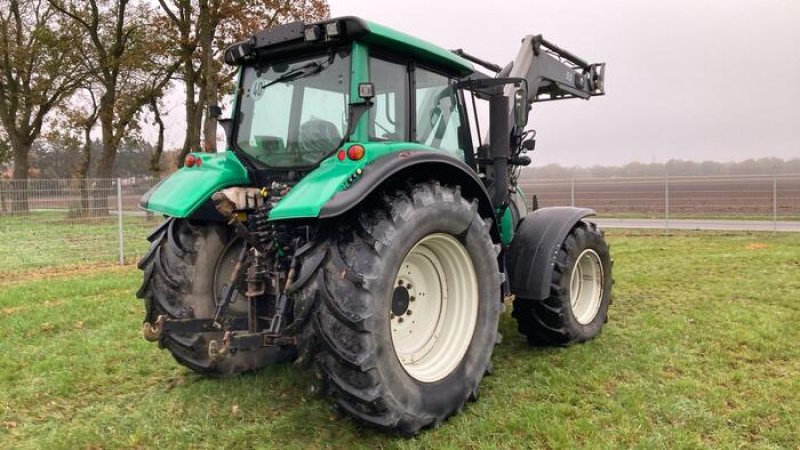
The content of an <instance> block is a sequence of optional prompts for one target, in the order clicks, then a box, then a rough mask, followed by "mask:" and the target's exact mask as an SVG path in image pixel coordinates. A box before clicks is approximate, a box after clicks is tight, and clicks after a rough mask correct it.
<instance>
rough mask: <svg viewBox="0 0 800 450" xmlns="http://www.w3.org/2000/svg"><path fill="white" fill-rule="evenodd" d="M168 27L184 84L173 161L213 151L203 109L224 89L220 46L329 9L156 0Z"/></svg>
mask: <svg viewBox="0 0 800 450" xmlns="http://www.w3.org/2000/svg"><path fill="white" fill-rule="evenodd" d="M159 3H160V5H161V8H162V10H163V11H164V14H165V15H166V17H167V18H168V20H169V22H170V23H171V25H172V27H173V30H174V31H173V32H172V33H171V37H172V45H173V47H175V48H176V49H177V52H178V53H179V54H180V58H181V71H180V78H181V81H183V83H184V87H185V104H186V135H185V137H184V143H183V148H182V149H181V153H180V155H179V158H178V162H179V164H180V163H181V162H182V161H183V159H184V157H185V156H186V154H187V153H188V152H189V151H191V150H198V149H200V147H201V145H200V143H201V139H200V137H201V132H202V136H203V139H202V149H203V150H205V151H208V152H216V151H217V121H216V119H215V118H213V117H210V116H209V115H208V107H209V106H217V105H218V102H219V100H220V91H222V90H225V89H228V88H229V87H230V85H231V82H232V80H233V78H234V76H235V71H233V70H230V69H226V68H225V67H224V66H223V64H222V51H223V50H224V48H225V46H227V45H228V44H231V43H232V42H234V41H237V40H241V39H244V38H246V37H248V36H249V35H251V34H252V33H254V32H256V31H258V30H261V29H264V28H269V27H272V26H275V25H280V24H283V23H288V22H292V21H296V20H307V21H316V20H323V19H325V18H327V17H328V16H329V15H330V11H329V8H328V3H327V1H325V0H228V1H223V0H159ZM201 124H202V126H201Z"/></svg>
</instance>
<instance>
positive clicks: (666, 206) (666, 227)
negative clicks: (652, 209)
mask: <svg viewBox="0 0 800 450" xmlns="http://www.w3.org/2000/svg"><path fill="white" fill-rule="evenodd" d="M664 234H666V235H667V236H669V175H666V174H665V175H664Z"/></svg>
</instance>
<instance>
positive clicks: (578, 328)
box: [512, 221, 613, 346]
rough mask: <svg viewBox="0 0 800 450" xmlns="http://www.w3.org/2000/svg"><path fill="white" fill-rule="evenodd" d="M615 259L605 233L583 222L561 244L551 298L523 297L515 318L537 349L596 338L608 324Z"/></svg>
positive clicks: (529, 341)
mask: <svg viewBox="0 0 800 450" xmlns="http://www.w3.org/2000/svg"><path fill="white" fill-rule="evenodd" d="M611 267H612V263H611V255H610V253H609V250H608V244H607V243H606V241H605V238H604V237H603V234H602V232H601V231H600V229H599V228H598V227H597V225H595V224H594V223H592V222H585V221H581V222H578V224H576V225H575V227H574V228H573V229H572V230H571V231H570V233H569V235H567V238H566V239H565V240H564V242H563V243H562V245H561V248H560V249H559V252H558V257H557V261H556V264H555V266H554V267H553V278H552V280H551V284H550V295H549V297H548V298H547V299H545V300H533V299H526V298H520V297H517V298H515V299H514V311H513V313H512V315H513V316H514V318H516V319H517V329H518V330H519V332H520V333H522V334H524V335H525V336H526V337H527V338H528V343H530V344H531V345H537V346H542V345H555V346H566V345H571V344H574V343H581V342H586V341H588V340H591V339H593V338H595V337H596V336H597V335H598V334H600V331H601V330H602V328H603V325H604V324H605V323H606V322H607V321H608V307H609V305H610V304H611V286H612V284H613V279H612V274H611Z"/></svg>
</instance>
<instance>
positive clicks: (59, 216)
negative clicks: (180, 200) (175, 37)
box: [0, 174, 800, 274]
mask: <svg viewBox="0 0 800 450" xmlns="http://www.w3.org/2000/svg"><path fill="white" fill-rule="evenodd" d="M157 181H158V180H156V179H153V178H130V179H88V180H73V179H70V180H26V181H11V180H4V181H0V274H2V273H13V272H15V271H17V270H20V269H25V270H29V269H31V268H36V267H51V266H63V265H89V264H108V263H125V262H131V261H135V260H137V259H138V258H139V257H141V256H142V255H143V254H144V252H145V251H147V247H148V243H147V241H146V240H145V237H146V236H147V234H148V233H149V232H150V230H152V229H153V228H155V227H156V226H157V225H158V224H160V223H161V221H162V218H161V217H160V216H158V215H148V214H147V213H145V212H144V211H142V210H141V209H139V207H138V204H139V199H140V198H141V196H142V195H143V194H144V193H145V192H147V191H148V190H149V189H150V188H151V187H153V186H154V185H155V184H156V183H157ZM521 187H522V189H523V190H524V191H525V193H526V194H527V195H528V201H529V203H528V204H529V205H531V204H532V197H533V195H535V196H536V200H537V202H538V205H539V206H540V207H546V206H563V205H573V206H582V207H589V208H593V209H595V210H596V211H597V212H598V213H599V215H600V216H601V217H606V218H649V219H662V220H664V223H665V225H666V227H667V228H669V223H670V220H677V219H682V218H685V219H691V218H708V219H756V220H771V221H775V223H777V221H782V220H800V174H795V175H775V176H762V175H758V176H725V177H656V178H602V179H600V178H595V179H574V180H573V179H558V180H541V181H523V182H522V183H521Z"/></svg>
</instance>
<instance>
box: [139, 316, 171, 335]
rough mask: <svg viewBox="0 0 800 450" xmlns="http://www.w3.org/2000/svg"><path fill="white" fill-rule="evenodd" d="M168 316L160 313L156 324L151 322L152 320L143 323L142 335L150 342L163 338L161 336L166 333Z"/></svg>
mask: <svg viewBox="0 0 800 450" xmlns="http://www.w3.org/2000/svg"><path fill="white" fill-rule="evenodd" d="M166 319H167V318H166V317H165V316H164V315H160V316H158V317H157V318H156V322H155V325H153V324H151V323H150V322H145V323H143V324H142V337H144V338H145V339H146V340H148V341H150V342H156V341H158V340H160V339H161V336H162V335H163V334H164V321H165V320H166Z"/></svg>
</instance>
